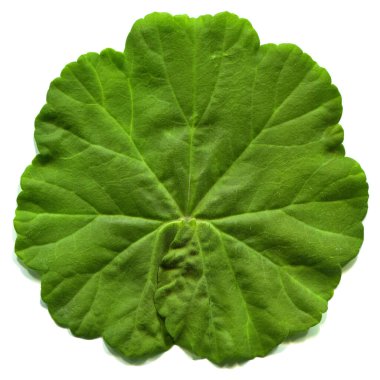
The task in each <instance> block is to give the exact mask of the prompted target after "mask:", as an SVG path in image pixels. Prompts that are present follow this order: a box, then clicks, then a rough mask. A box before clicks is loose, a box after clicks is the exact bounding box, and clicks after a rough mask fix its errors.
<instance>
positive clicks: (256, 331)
mask: <svg viewBox="0 0 380 380" xmlns="http://www.w3.org/2000/svg"><path fill="white" fill-rule="evenodd" d="M341 112H342V106H341V97H340V95H339V92H338V90H337V88H336V87H335V86H334V85H332V84H331V79H330V76H329V74H328V73H327V71H326V70H324V69H323V68H321V67H320V66H318V65H317V64H316V63H315V62H314V61H313V60H312V59H311V58H310V56H308V55H307V54H305V53H303V52H302V51H301V50H300V49H299V48H298V47H297V46H295V45H291V44H282V45H272V44H266V45H261V46H260V43H259V39H258V36H257V34H256V32H255V30H254V29H253V28H252V26H251V25H250V23H249V22H248V21H247V20H244V19H240V18H238V17H237V16H235V15H232V14H229V13H220V14H217V15H216V16H202V17H199V18H197V19H193V18H189V17H187V16H174V17H173V16H170V15H168V14H163V13H153V14H151V15H148V16H146V17H145V18H144V19H142V20H139V21H137V22H136V23H135V25H134V26H133V28H132V31H131V32H130V34H129V36H128V39H127V43H126V48H125V52H124V53H119V52H116V51H114V50H111V49H106V50H104V51H103V52H102V53H100V54H95V53H88V54H85V55H83V56H81V57H80V58H79V59H78V61H77V62H74V63H70V64H68V65H67V66H66V67H65V68H64V70H63V71H62V74H61V76H60V77H59V78H57V79H55V80H54V81H53V82H52V84H51V86H50V89H49V91H48V94H47V103H46V105H45V106H44V107H43V108H42V110H41V112H40V114H39V115H38V117H37V119H36V131H35V139H36V142H37V146H38V150H39V154H38V155H37V157H36V158H35V159H34V161H33V163H32V165H30V166H29V167H28V168H27V169H26V171H25V172H24V174H23V176H22V179H21V187H22V192H21V193H20V195H19V197H18V208H17V211H16V218H15V228H16V231H17V234H18V237H17V241H16V252H17V255H18V257H19V258H20V260H21V261H22V262H23V263H24V265H26V266H27V267H28V268H30V269H33V270H37V271H39V272H40V273H41V275H42V276H41V281H42V298H43V300H44V301H45V302H46V303H47V305H48V307H49V311H50V313H51V315H52V317H53V318H54V320H55V321H56V322H57V323H58V324H59V325H61V326H64V327H67V328H69V329H70V330H71V331H72V332H73V334H75V335H76V336H80V337H84V338H96V337H99V336H102V337H103V338H104V339H105V340H106V342H107V343H108V344H109V345H110V346H111V347H113V348H114V349H116V350H117V351H119V352H121V353H122V354H123V355H124V356H125V357H126V358H128V359H142V358H147V357H149V356H152V355H154V354H157V353H160V352H163V351H165V350H167V349H168V348H169V347H170V346H171V345H172V344H177V345H179V346H181V347H183V348H184V349H186V350H188V351H190V352H192V353H194V354H195V355H197V356H199V357H205V358H208V359H209V360H211V361H213V362H215V363H219V364H226V363H234V362H240V361H243V360H247V359H251V358H254V357H256V356H264V355H266V354H268V353H269V352H270V351H271V350H272V349H273V348H274V347H276V345H278V344H279V343H280V342H281V341H283V340H284V339H285V338H286V337H288V336H289V335H292V334H294V333H297V332H301V331H306V330H307V329H308V328H310V327H311V326H313V325H315V324H317V323H318V322H319V321H320V319H321V315H322V313H324V312H325V311H326V310H327V302H328V300H329V299H330V298H331V297H332V295H333V291H334V288H335V287H336V286H337V284H338V282H339V279H340V276H341V268H342V267H343V266H344V265H345V264H346V263H347V262H348V261H350V260H351V259H353V258H354V257H355V256H356V255H357V253H358V251H359V248H360V246H361V244H362V241H363V226H362V223H361V221H362V220H363V218H364V216H365V213H366V210H367V198H368V192H367V191H368V190H367V184H366V179H365V175H364V173H363V171H362V169H361V168H360V166H359V165H358V163H356V162H355V161H354V160H352V159H350V158H347V157H345V156H344V149H343V146H342V141H343V130H342V128H341V126H340V125H339V124H338V122H339V119H340V116H341Z"/></svg>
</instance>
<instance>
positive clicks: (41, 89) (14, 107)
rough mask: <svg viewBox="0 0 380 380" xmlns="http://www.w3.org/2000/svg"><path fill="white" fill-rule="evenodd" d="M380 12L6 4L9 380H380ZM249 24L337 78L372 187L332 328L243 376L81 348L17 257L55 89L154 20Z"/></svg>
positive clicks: (5, 337) (1, 31)
mask: <svg viewBox="0 0 380 380" xmlns="http://www.w3.org/2000/svg"><path fill="white" fill-rule="evenodd" d="M377 3H379V2H378V1H377V0H374V1H370V0H360V1H347V0H342V1H339V0H330V1H323V0H315V1H307V0H300V1H290V0H288V1H286V0H281V1H272V0H260V1H253V0H250V1H243V0H230V1H227V0H214V1H212V0H187V1H184V0H134V1H129V0H124V1H116V0H114V1H113V0H104V1H96V0H91V1H81V0H74V1H73V0H64V1H61V0H59V1H54V0H47V1H42V0H23V1H15V0H14V1H11V0H7V1H5V0H2V1H1V2H0V42H1V50H0V155H1V157H0V167H1V187H0V191H1V193H0V195H1V196H0V378H1V379H11V380H13V379H41V380H44V379H55V380H60V379H82V378H83V379H103V378H107V379H112V380H114V379H144V378H155V379H164V378H165V379H178V378H181V379H194V378H200V379H203V378H206V377H208V378H217V379H233V378H239V379H252V380H254V379H260V380H262V379H277V378H279V377H281V378H282V379H292V380H299V379H311V380H313V379H320V378H327V379H333V378H339V379H357V378H362V379H366V380H372V379H380V368H379V361H380V357H379V353H380V349H379V347H378V341H379V339H380V315H379V314H380V313H379V312H380V307H379V300H380V297H379V290H380V287H379V282H380V281H379V278H380V253H379V248H378V247H379V244H378V242H379V235H380V223H379V217H378V215H380V171H379V163H380V159H379V151H380V148H379V146H380V140H379V136H380V135H379V128H380V125H379V108H380V95H379V89H380V80H379V72H380V64H379V63H380V55H379V51H380V45H379V37H380V26H379V25H380V22H379V19H380V8H379V9H378V7H377ZM223 10H229V11H231V12H234V13H237V14H238V15H239V16H241V17H245V18H248V19H249V20H250V21H251V22H252V24H253V26H254V28H255V29H256V30H257V31H258V33H259V36H260V37H261V41H262V43H267V42H273V43H281V42H292V43H295V44H297V45H299V46H300V47H301V48H302V49H303V50H304V51H305V52H307V53H309V54H310V55H311V56H312V57H313V58H314V59H315V60H316V61H317V62H318V63H319V64H320V65H321V66H323V67H326V68H327V69H328V71H329V72H330V74H331V76H332V79H333V82H334V83H335V84H336V85H337V86H338V88H339V89H340V92H341V94H342V96H343V105H344V113H343V118H342V125H343V127H344V129H345V147H346V152H347V154H348V155H349V156H351V157H354V158H355V159H356V160H357V161H359V163H360V164H361V165H362V167H363V168H364V170H365V171H366V174H367V177H368V182H369V186H370V202H369V213H368V215H367V218H366V220H365V241H364V245H363V247H362V249H361V252H360V255H359V257H358V259H357V260H356V262H355V263H354V265H353V266H351V268H349V269H347V270H346V271H345V273H344V275H343V278H342V281H341V283H340V286H339V287H338V289H337V290H336V292H335V296H334V298H333V299H332V301H331V302H330V303H329V310H328V312H327V313H326V314H325V316H324V318H323V321H322V323H321V324H320V325H319V326H317V327H314V328H312V329H311V331H310V332H309V333H308V335H307V336H306V337H305V338H301V339H299V340H296V341H295V342H292V343H288V344H282V345H280V346H279V348H278V349H276V350H275V351H274V352H273V354H271V355H269V356H268V357H266V358H264V359H260V358H258V359H254V360H253V361H250V362H248V363H246V364H244V365H241V366H237V367H234V368H218V367H216V366H214V365H213V364H211V363H209V362H208V361H207V360H197V361H195V360H193V359H191V358H190V357H189V356H188V355H187V354H185V353H184V352H183V351H182V350H181V349H179V348H178V347H174V348H172V349H171V350H170V351H169V352H166V353H165V354H163V355H162V356H160V357H159V358H157V359H155V360H153V361H150V362H148V363H146V364H144V365H140V366H133V365H130V364H127V363H125V362H124V361H122V360H121V359H118V358H116V357H115V356H113V355H112V354H111V353H109V351H108V350H107V349H106V347H105V346H104V344H103V342H102V340H101V339H96V340H93V341H86V340H82V339H78V338H75V337H73V336H71V335H70V333H69V332H68V331H67V330H65V329H62V328H60V327H58V326H56V325H55V324H54V322H53V320H52V319H51V318H50V316H49V313H48V311H47V310H46V309H45V308H44V307H43V306H41V305H40V295H39V291H40V285H39V281H38V280H36V279H33V278H32V277H31V276H30V275H28V273H27V272H26V271H25V270H24V269H22V268H21V266H20V265H19V264H18V263H17V261H16V260H15V257H14V251H13V245H14V238H15V236H14V231H13V226H12V219H13V216H14V209H15V206H16V196H17V193H18V191H19V185H18V184H19V178H20V175H21V174H22V172H23V170H24V168H25V167H26V166H27V165H28V164H29V163H30V161H31V160H32V158H33V157H34V155H35V150H34V142H33V128H34V127H33V121H34V118H35V116H36V115H37V113H38V112H39V110H40V108H41V107H42V105H43V104H44V99H45V94H46V91H47V89H48V85H49V82H50V81H51V80H52V79H54V78H55V77H57V76H58V75H59V73H60V71H61V69H62V68H63V66H64V65H65V64H66V63H68V62H70V61H73V60H76V59H77V57H78V56H79V55H80V54H83V53H86V52H88V51H95V52H100V51H101V50H102V49H104V48H106V47H112V48H114V49H116V50H120V51H122V50H123V48H124V42H125V38H126V36H127V34H128V32H129V30H130V28H131V26H132V23H133V22H134V21H135V20H136V19H138V18H140V17H142V16H144V15H145V14H147V13H150V12H152V11H169V12H171V13H173V14H178V13H187V14H190V15H191V16H198V15H201V14H205V13H211V14H214V13H216V12H219V11H223Z"/></svg>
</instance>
